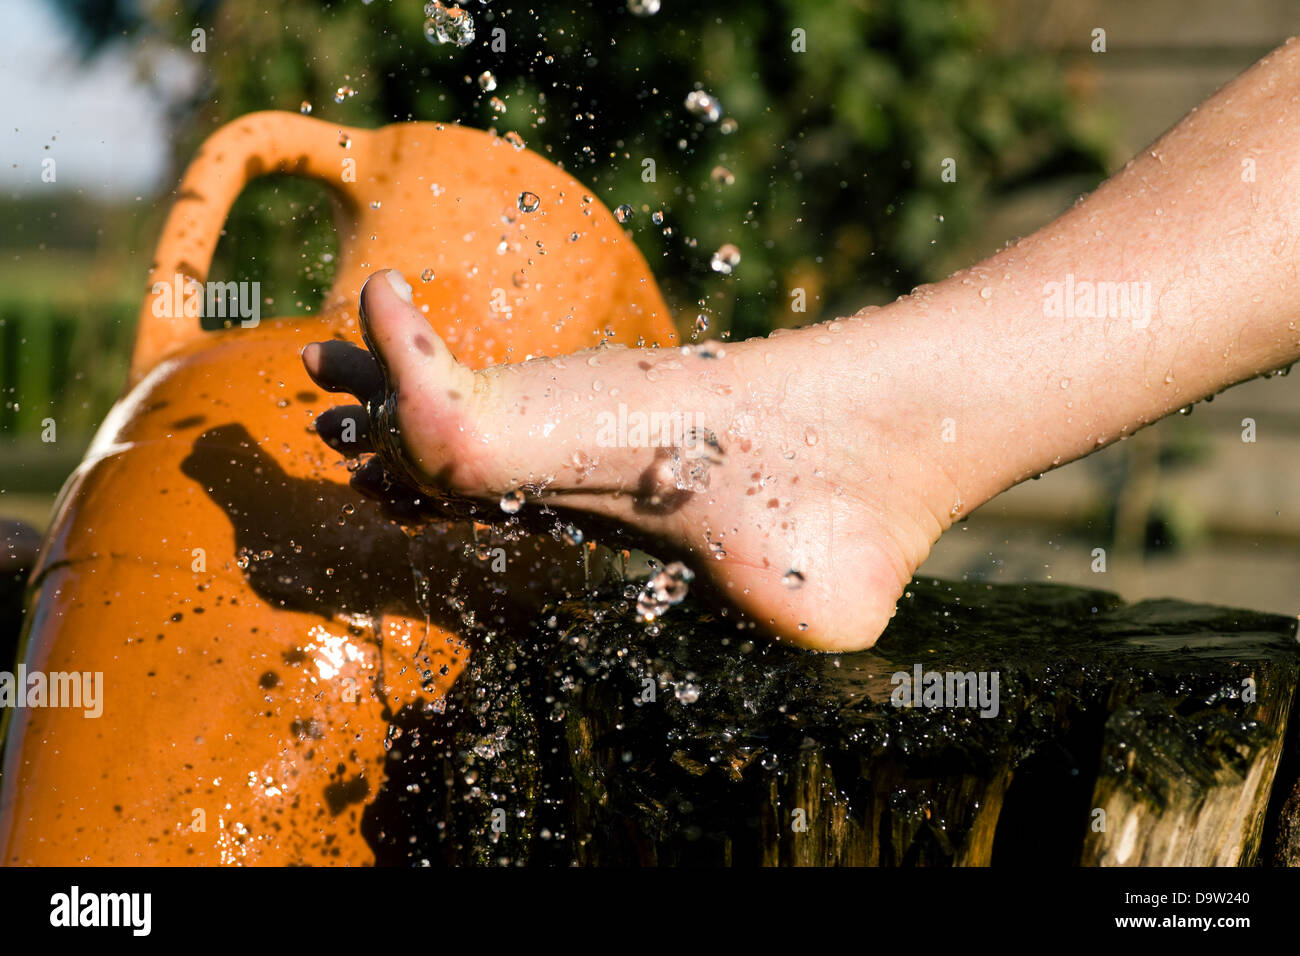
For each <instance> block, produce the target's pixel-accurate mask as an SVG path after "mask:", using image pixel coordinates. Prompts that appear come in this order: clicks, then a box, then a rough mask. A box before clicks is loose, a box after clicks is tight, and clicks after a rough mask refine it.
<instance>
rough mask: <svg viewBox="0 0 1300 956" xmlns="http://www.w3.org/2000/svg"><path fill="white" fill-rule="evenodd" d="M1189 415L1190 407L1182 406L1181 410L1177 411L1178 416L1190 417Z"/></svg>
mask: <svg viewBox="0 0 1300 956" xmlns="http://www.w3.org/2000/svg"><path fill="white" fill-rule="evenodd" d="M1191 413H1192V406H1191V405H1184V406H1183V407H1182V408H1180V409H1178V414H1179V415H1190V414H1191Z"/></svg>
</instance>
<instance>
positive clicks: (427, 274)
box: [420, 269, 433, 282]
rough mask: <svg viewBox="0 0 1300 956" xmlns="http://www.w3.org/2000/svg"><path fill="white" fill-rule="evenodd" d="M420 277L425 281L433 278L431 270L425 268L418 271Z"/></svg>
mask: <svg viewBox="0 0 1300 956" xmlns="http://www.w3.org/2000/svg"><path fill="white" fill-rule="evenodd" d="M420 278H421V279H422V280H423V281H425V282H429V281H431V280H432V279H433V270H432V269H425V270H424V271H423V272H421V273H420Z"/></svg>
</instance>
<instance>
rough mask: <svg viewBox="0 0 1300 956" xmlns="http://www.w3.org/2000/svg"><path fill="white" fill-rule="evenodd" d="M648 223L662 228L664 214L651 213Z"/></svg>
mask: <svg viewBox="0 0 1300 956" xmlns="http://www.w3.org/2000/svg"><path fill="white" fill-rule="evenodd" d="M650 221H651V222H653V223H654V224H655V225H656V226H662V225H663V224H664V214H663V213H662V212H660V211H655V212H652V213H651V214H650Z"/></svg>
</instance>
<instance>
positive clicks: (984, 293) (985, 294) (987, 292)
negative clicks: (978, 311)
mask: <svg viewBox="0 0 1300 956" xmlns="http://www.w3.org/2000/svg"><path fill="white" fill-rule="evenodd" d="M980 298H981V299H985V300H988V299H991V298H993V286H991V285H986V286H985V287H984V288H982V289H980Z"/></svg>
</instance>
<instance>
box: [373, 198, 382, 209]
mask: <svg viewBox="0 0 1300 956" xmlns="http://www.w3.org/2000/svg"><path fill="white" fill-rule="evenodd" d="M381 206H383V203H382V202H380V201H379V200H378V199H372V200H370V208H371V209H378V208H380V207H381Z"/></svg>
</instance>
